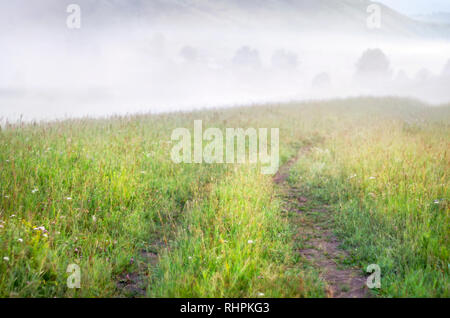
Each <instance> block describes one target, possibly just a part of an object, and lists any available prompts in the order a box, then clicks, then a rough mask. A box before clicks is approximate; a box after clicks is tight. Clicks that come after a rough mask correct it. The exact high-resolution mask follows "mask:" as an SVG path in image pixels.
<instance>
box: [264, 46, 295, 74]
mask: <svg viewBox="0 0 450 318" xmlns="http://www.w3.org/2000/svg"><path fill="white" fill-rule="evenodd" d="M271 63H272V67H275V68H278V69H281V70H295V69H296V68H297V66H298V57H297V55H296V54H295V53H292V52H288V51H285V50H278V51H276V52H275V53H274V54H273V55H272V60H271Z"/></svg>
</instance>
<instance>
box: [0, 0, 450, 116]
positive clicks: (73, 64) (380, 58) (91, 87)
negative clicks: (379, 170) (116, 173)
mask: <svg viewBox="0 0 450 318" xmlns="http://www.w3.org/2000/svg"><path fill="white" fill-rule="evenodd" d="M72 2H74V1H57V0H44V1H39V3H37V2H33V3H30V2H29V1H24V0H20V1H14V2H9V3H8V2H2V3H1V4H0V46H1V50H0V117H3V118H4V119H5V118H6V119H8V120H16V119H17V118H19V116H20V115H23V116H24V118H25V119H27V120H30V119H52V118H60V117H64V116H82V115H90V116H103V115H110V114H113V113H122V114H123V113H130V112H141V111H142V112H148V111H151V112H161V111H172V110H181V109H182V110H188V109H193V108H200V107H217V106H227V105H236V104H245V103H254V102H273V101H287V100H304V99H322V98H331V97H346V96H358V95H401V96H410V97H415V98H419V99H422V100H425V101H427V102H431V103H446V102H449V101H450V89H449V86H450V84H449V83H450V26H449V25H447V24H445V23H426V22H418V21H415V20H413V19H411V18H409V17H407V16H403V15H401V14H400V13H397V12H396V11H393V10H392V9H390V8H388V7H386V6H384V5H380V6H381V28H380V29H370V28H369V27H368V26H367V18H368V17H369V16H370V13H368V12H367V8H368V6H369V5H370V4H371V3H372V2H371V1H366V0H340V1H338V0H319V1H306V0H294V1H288V0H279V1H274V0H264V1H250V0H246V1H237V0H229V1H225V0H214V1H212V0H196V1H195V0H164V1H163V0H153V1H143V0H137V1H132V2H130V1H120V0H103V1H95V2H93V1H87V0H80V1H76V3H77V4H79V5H80V7H81V28H80V29H69V28H68V27H67V25H66V19H67V17H68V16H69V13H67V12H66V8H67V6H68V5H69V4H70V3H72ZM382 2H384V3H387V4H389V2H388V1H382ZM414 3H415V4H414ZM424 3H430V2H427V1H422V2H420V1H415V2H412V4H411V6H413V7H414V6H415V5H417V6H416V10H412V9H411V8H409V9H411V10H409V11H408V10H404V9H403V8H401V7H399V8H398V9H400V10H401V11H402V12H403V13H405V14H411V15H418V14H419V13H420V12H421V11H423V4H424ZM403 5H404V4H403ZM430 6H435V7H436V10H435V11H437V12H438V11H439V12H440V11H445V10H446V7H445V2H439V1H437V2H434V3H430ZM429 13H430V12H424V14H429ZM368 49H372V50H371V51H368V53H366V56H365V58H363V59H362V60H360V58H361V57H362V56H363V53H364V52H366V51H367V50H368ZM358 61H359V62H358Z"/></svg>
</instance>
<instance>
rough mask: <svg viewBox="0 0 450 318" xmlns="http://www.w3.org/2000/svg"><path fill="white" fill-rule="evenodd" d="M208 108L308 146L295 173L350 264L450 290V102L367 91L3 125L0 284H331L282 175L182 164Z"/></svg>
mask: <svg viewBox="0 0 450 318" xmlns="http://www.w3.org/2000/svg"><path fill="white" fill-rule="evenodd" d="M198 119H201V120H203V125H204V128H205V129H206V128H207V127H217V128H221V129H225V128H228V127H233V128H234V127H236V128H249V127H253V128H258V127H261V128H279V129H280V158H281V163H286V162H287V161H288V160H289V159H290V158H292V157H295V156H296V154H297V153H298V152H299V150H301V149H308V150H309V151H305V152H304V154H303V155H301V156H299V159H298V161H297V163H296V164H295V165H294V166H293V168H292V170H291V173H290V176H289V179H288V181H289V183H290V184H291V185H292V186H295V187H298V188H299V189H301V191H302V193H304V194H305V195H307V196H308V197H310V198H313V199H314V200H316V201H317V202H321V203H322V204H326V205H327V206H330V208H331V209H332V210H333V211H334V213H333V214H332V219H331V220H330V222H331V224H332V227H333V231H334V232H335V233H336V235H337V236H338V237H339V239H340V240H341V242H342V248H344V249H346V250H347V251H349V253H350V255H351V258H349V259H347V260H345V262H344V264H342V266H353V267H357V268H360V269H361V273H363V271H364V270H365V268H366V267H367V266H368V265H369V264H379V265H380V267H381V270H382V288H381V289H379V290H374V291H373V292H372V294H373V296H378V297H449V296H450V295H449V290H450V279H449V274H450V256H449V247H450V237H449V234H450V230H449V229H450V219H449V218H450V213H449V212H450V209H449V206H450V202H449V200H450V193H449V188H450V187H449V186H450V180H449V168H450V161H449V156H450V153H449V149H450V147H449V146H450V105H447V106H441V107H429V106H427V105H424V104H421V103H420V102H416V101H413V100H407V99H397V98H376V99H375V98H355V99H343V100H335V101H328V102H305V103H290V104H280V105H260V106H254V107H240V108H232V109H218V110H204V111H196V112H191V113H176V114H161V115H134V116H122V117H111V118H107V119H73V120H64V121H60V122H51V123H40V124H34V123H31V124H15V125H7V126H5V127H3V128H2V130H1V131H0V297H116V296H118V297H130V296H147V297H326V296H327V293H326V282H325V281H324V280H323V279H322V278H321V276H320V275H319V272H320V269H318V268H316V267H314V266H312V265H311V264H309V263H308V262H305V260H304V259H302V257H301V256H300V255H299V253H298V249H299V247H298V246H297V245H298V244H297V243H296V240H295V235H296V231H295V227H294V226H293V225H292V219H291V218H290V217H289V215H286V214H284V213H281V212H280V211H281V210H282V205H283V202H282V198H281V197H280V195H279V192H280V190H279V188H278V186H277V185H276V184H275V183H274V182H273V177H272V176H269V175H262V174H261V173H260V169H259V167H257V166H254V165H248V164H242V165H238V164H235V165H234V164H175V163H173V162H172V160H171V157H170V152H171V149H172V146H173V145H172V143H171V133H172V131H173V130H174V129H175V128H180V127H185V128H188V129H190V130H192V128H193V123H194V120H198ZM69 264H78V265H79V266H80V268H81V288H80V289H69V288H68V287H67V284H66V282H67V278H68V275H69V274H68V273H67V272H66V269H67V267H68V265H69ZM130 277H132V278H133V280H134V281H137V282H138V283H136V284H134V285H133V286H131V287H130V284H127V281H129V280H130Z"/></svg>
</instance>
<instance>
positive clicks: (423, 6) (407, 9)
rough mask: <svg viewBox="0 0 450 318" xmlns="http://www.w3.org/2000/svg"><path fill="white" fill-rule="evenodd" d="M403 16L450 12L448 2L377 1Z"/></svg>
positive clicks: (435, 0) (417, 0)
mask: <svg viewBox="0 0 450 318" xmlns="http://www.w3.org/2000/svg"><path fill="white" fill-rule="evenodd" d="M378 2H381V3H384V4H386V5H388V6H390V7H391V8H393V9H395V10H398V11H400V12H402V13H405V14H412V15H417V14H430V13H433V12H438V11H447V12H450V0H378Z"/></svg>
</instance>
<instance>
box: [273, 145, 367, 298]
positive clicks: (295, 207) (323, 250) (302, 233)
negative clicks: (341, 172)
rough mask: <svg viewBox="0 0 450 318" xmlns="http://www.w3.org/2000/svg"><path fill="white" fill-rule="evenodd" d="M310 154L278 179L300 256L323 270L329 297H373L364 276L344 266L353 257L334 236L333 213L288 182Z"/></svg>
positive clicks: (289, 165)
mask: <svg viewBox="0 0 450 318" xmlns="http://www.w3.org/2000/svg"><path fill="white" fill-rule="evenodd" d="M309 151H310V148H304V149H302V150H301V151H300V152H299V153H298V154H297V156H296V157H294V158H292V159H291V160H289V161H288V162H287V163H286V164H285V165H284V166H282V167H281V168H280V170H279V172H278V173H277V175H276V176H275V177H274V182H275V183H276V184H277V185H278V186H279V188H280V193H281V197H282V200H283V209H284V212H285V213H288V215H289V216H290V221H291V222H293V224H292V225H293V226H294V228H295V229H296V234H295V241H296V246H299V247H298V249H297V250H296V252H297V253H299V254H300V255H301V257H302V259H303V260H305V261H306V262H309V263H310V264H311V265H313V266H314V267H315V268H317V269H318V270H319V272H320V277H321V278H322V280H323V281H324V282H325V285H326V293H327V297H330V298H367V297H370V293H369V291H368V289H367V287H366V284H365V283H366V278H365V277H364V276H363V272H362V271H361V270H360V269H357V268H352V267H349V266H347V265H344V264H346V263H349V260H350V254H349V253H348V252H346V251H344V250H342V249H341V248H340V245H341V244H340V242H339V241H338V239H337V238H336V237H335V236H334V235H333V231H332V225H333V211H332V209H331V208H330V207H329V206H327V205H325V204H323V203H320V202H315V201H314V200H312V199H311V198H309V197H307V196H305V195H304V194H303V193H302V190H301V189H300V188H297V187H295V186H292V185H290V184H289V182H288V178H289V174H290V171H291V169H292V167H293V165H294V164H295V163H296V162H297V161H298V160H299V158H300V157H301V156H304V155H306V154H307V153H308V152H309Z"/></svg>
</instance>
